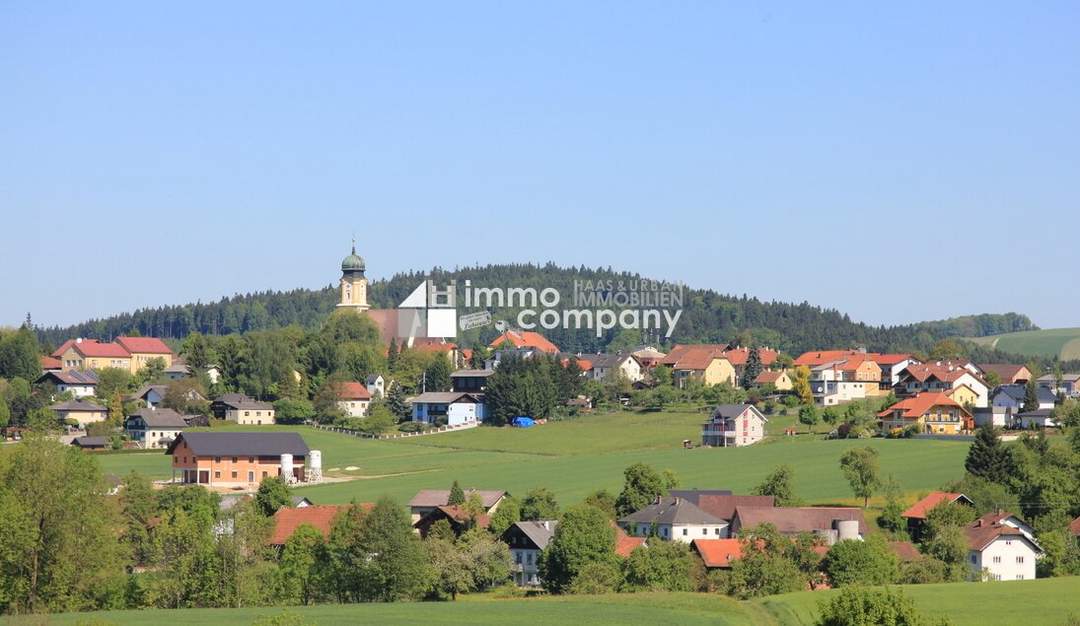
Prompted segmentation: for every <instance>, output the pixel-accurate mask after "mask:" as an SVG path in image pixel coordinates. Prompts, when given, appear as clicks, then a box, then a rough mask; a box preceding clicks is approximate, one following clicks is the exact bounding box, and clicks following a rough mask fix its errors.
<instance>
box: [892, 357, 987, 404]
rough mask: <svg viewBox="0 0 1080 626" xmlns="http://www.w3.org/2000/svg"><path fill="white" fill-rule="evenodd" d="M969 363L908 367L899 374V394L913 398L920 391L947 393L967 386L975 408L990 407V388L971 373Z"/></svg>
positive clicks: (947, 362)
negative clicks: (973, 396)
mask: <svg viewBox="0 0 1080 626" xmlns="http://www.w3.org/2000/svg"><path fill="white" fill-rule="evenodd" d="M969 366H970V367H975V366H974V365H971V364H970V363H954V362H949V361H935V362H933V363H922V364H918V365H910V366H908V367H907V368H906V369H905V370H904V371H903V372H902V373H901V374H900V382H899V384H898V385H897V391H898V393H899V394H903V395H909V396H913V395H915V394H918V393H919V392H921V391H942V392H944V391H949V390H950V389H955V388H957V387H960V386H961V385H967V386H968V387H969V388H971V390H972V391H974V392H975V395H976V399H975V407H976V408H984V407H987V406H990V387H989V386H988V385H987V384H986V382H985V381H983V379H982V378H979V377H978V376H977V375H975V374H974V373H972V371H971V369H969Z"/></svg>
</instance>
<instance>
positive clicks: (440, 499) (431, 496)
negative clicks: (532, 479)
mask: <svg viewBox="0 0 1080 626" xmlns="http://www.w3.org/2000/svg"><path fill="white" fill-rule="evenodd" d="M464 491H465V497H466V498H468V497H469V495H471V494H474V493H477V494H480V500H481V501H482V502H483V503H484V508H487V509H490V508H491V507H493V506H495V503H496V502H498V501H499V500H500V499H501V498H502V497H503V496H505V495H506V492H505V491H481V490H479V489H465V490H464ZM449 500H450V490H449V489H421V490H420V491H418V492H416V495H415V496H413V498H412V500H409V506H423V507H429V506H445V505H446V504H447V503H448V501H449Z"/></svg>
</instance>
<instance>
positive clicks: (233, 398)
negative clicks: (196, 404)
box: [214, 393, 251, 405]
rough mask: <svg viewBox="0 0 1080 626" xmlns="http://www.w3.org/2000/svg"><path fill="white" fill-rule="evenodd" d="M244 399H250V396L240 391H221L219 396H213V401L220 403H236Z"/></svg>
mask: <svg viewBox="0 0 1080 626" xmlns="http://www.w3.org/2000/svg"><path fill="white" fill-rule="evenodd" d="M245 400H251V398H249V397H247V396H245V395H244V394H242V393H223V394H221V395H220V396H218V397H216V398H214V402H220V403H221V404H228V405H236V404H238V403H240V402H243V401H245Z"/></svg>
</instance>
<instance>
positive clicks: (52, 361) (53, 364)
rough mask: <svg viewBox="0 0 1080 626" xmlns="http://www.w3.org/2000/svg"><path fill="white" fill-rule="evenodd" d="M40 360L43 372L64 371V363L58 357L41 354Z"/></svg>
mask: <svg viewBox="0 0 1080 626" xmlns="http://www.w3.org/2000/svg"><path fill="white" fill-rule="evenodd" d="M38 361H39V362H40V364H41V371H43V372H46V373H47V372H62V371H64V364H63V363H61V362H60V359H56V358H53V357H51V356H41V357H40V358H39V359H38Z"/></svg>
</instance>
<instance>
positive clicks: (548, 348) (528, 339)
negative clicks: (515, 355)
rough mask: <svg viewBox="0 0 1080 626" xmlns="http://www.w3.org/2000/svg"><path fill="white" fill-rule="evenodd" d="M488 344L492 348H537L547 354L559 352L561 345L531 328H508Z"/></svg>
mask: <svg viewBox="0 0 1080 626" xmlns="http://www.w3.org/2000/svg"><path fill="white" fill-rule="evenodd" d="M488 345H489V346H490V347H491V348H499V347H502V348H514V349H524V350H536V351H539V352H543V353H545V354H557V353H558V352H559V347H558V346H556V345H555V344H553V343H551V342H550V341H548V339H547V337H545V336H543V335H541V334H540V333H538V332H535V331H531V330H507V331H506V332H504V333H503V334H501V335H499V336H498V337H496V338H495V339H494V340H493V341H492V342H491V343H490V344H488Z"/></svg>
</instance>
